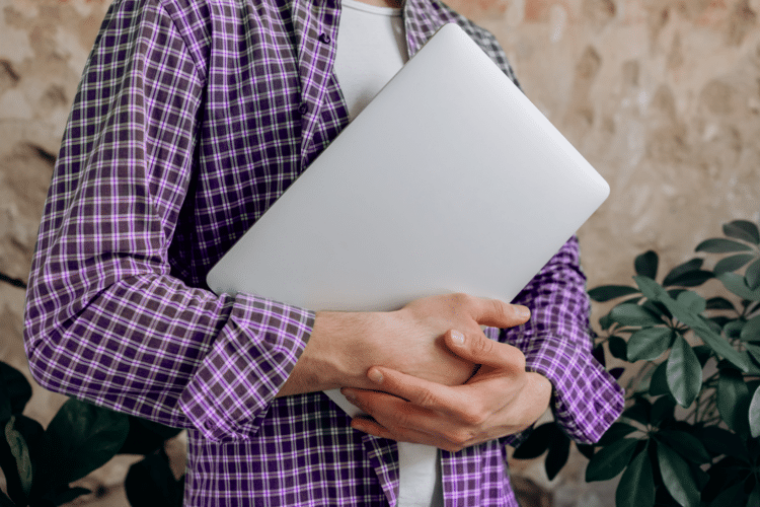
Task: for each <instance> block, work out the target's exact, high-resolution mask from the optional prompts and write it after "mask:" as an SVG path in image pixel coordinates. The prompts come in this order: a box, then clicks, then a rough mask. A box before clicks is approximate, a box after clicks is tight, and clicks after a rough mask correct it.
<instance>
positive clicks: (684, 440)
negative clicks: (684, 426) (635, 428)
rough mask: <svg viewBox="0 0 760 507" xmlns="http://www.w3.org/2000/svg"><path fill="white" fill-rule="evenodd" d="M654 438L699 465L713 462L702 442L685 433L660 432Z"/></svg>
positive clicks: (673, 431) (675, 431)
mask: <svg viewBox="0 0 760 507" xmlns="http://www.w3.org/2000/svg"><path fill="white" fill-rule="evenodd" d="M654 436H655V438H656V439H657V440H658V441H660V442H663V443H665V444H667V445H668V446H669V447H670V448H672V449H673V450H674V451H676V452H677V453H678V454H680V455H681V456H683V457H684V458H686V459H688V460H689V461H693V462H694V463H696V464H698V465H701V464H703V463H709V462H710V461H711V460H712V458H711V457H710V453H708V452H707V449H705V446H704V445H702V442H700V441H699V439H698V438H697V437H695V436H694V435H690V434H689V433H686V432H685V431H679V430H660V431H658V432H657V433H655V434H654Z"/></svg>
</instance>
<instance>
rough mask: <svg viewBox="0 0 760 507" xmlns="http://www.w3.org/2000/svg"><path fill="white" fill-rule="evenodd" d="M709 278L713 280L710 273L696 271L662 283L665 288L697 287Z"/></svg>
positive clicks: (713, 276) (712, 275)
mask: <svg viewBox="0 0 760 507" xmlns="http://www.w3.org/2000/svg"><path fill="white" fill-rule="evenodd" d="M711 278H715V275H714V274H713V273H712V272H711V271H704V270H701V269H697V270H694V271H688V272H686V273H684V274H682V275H679V276H677V277H675V278H672V279H670V281H669V282H668V283H665V282H664V281H663V285H665V286H666V287H669V286H673V285H675V286H678V287H698V286H700V285H702V284H703V283H705V282H706V281H707V280H710V279H711Z"/></svg>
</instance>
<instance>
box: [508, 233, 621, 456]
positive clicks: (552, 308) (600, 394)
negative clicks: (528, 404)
mask: <svg viewBox="0 0 760 507" xmlns="http://www.w3.org/2000/svg"><path fill="white" fill-rule="evenodd" d="M585 280H586V279H585V276H584V275H583V272H582V271H581V268H580V257H579V249H578V243H577V240H576V239H575V238H571V240H570V241H568V242H567V243H566V244H565V245H564V246H563V247H562V249H561V250H560V251H559V252H558V253H557V254H556V255H555V256H554V257H553V258H552V259H551V261H550V262H549V263H547V265H546V266H545V267H544V268H543V269H542V270H541V272H539V274H538V275H536V277H535V278H534V279H533V280H532V281H531V282H530V283H529V284H528V286H527V287H526V288H525V290H523V291H522V292H521V293H520V295H519V296H518V298H517V300H516V302H519V303H521V304H525V305H526V306H528V307H529V308H531V312H532V315H533V316H532V318H531V320H530V321H529V322H527V323H526V324H525V325H523V326H520V327H519V328H514V329H507V330H504V332H503V336H502V337H501V338H502V340H505V341H507V342H508V343H511V344H513V345H515V346H516V347H518V348H519V349H520V350H522V351H523V352H524V353H525V359H526V366H527V368H528V370H529V371H534V372H538V373H540V374H542V375H544V376H545V377H547V378H548V379H549V380H550V381H551V383H552V385H553V387H554V397H553V400H554V405H553V407H552V408H553V411H554V415H555V418H556V419H557V421H558V422H559V423H560V425H562V426H563V427H564V428H565V430H566V431H567V433H568V434H569V435H570V436H571V437H573V438H575V439H576V440H578V441H579V442H590V441H595V440H597V439H598V438H599V437H601V435H602V434H603V433H604V431H605V430H606V429H607V428H608V427H609V426H610V424H612V422H613V421H614V420H615V419H616V418H617V417H618V415H619V414H620V412H621V410H622V405H623V395H622V389H621V388H620V387H619V386H618V385H617V383H616V382H615V380H614V379H612V377H611V376H610V375H609V374H607V373H606V372H605V371H604V368H603V367H602V366H601V365H599V364H598V363H597V362H596V360H594V358H593V356H592V355H591V348H592V340H591V336H590V328H589V310H590V302H589V299H588V295H587V294H586V290H585Z"/></svg>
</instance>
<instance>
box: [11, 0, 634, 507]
mask: <svg viewBox="0 0 760 507" xmlns="http://www.w3.org/2000/svg"><path fill="white" fill-rule="evenodd" d="M339 16H340V2H339V0H315V1H312V0H299V1H298V2H294V1H286V0H247V1H245V0H116V1H115V2H114V4H113V5H112V6H111V8H110V10H109V11H108V14H107V15H106V18H105V21H104V24H103V27H102V29H101V31H100V33H99V35H98V37H97V40H96V43H95V48H94V50H93V52H92V54H91V57H90V59H89V61H88V63H87V66H86V68H85V71H84V77H83V79H82V83H81V88H80V90H79V92H78V94H77V97H76V100H75V103H74V106H73V109H72V112H71V116H70V118H69V123H68V127H67V129H66V133H65V135H64V139H63V145H62V148H61V152H60V157H59V159H58V163H57V166H56V169H55V173H54V175H53V180H52V184H51V187H50V193H49V196H48V200H47V203H46V206H45V212H44V218H43V220H42V224H41V227H40V233H39V241H38V244H37V251H36V255H35V257H34V263H33V266H32V270H31V274H30V280H29V290H28V296H27V297H28V301H27V311H26V328H25V339H26V346H27V353H28V356H29V360H30V366H31V369H32V372H33V374H34V376H35V378H36V379H37V380H38V381H39V382H40V383H41V384H42V385H44V386H46V387H47V388H49V389H52V390H55V391H60V392H63V393H66V394H68V395H70V396H75V397H78V398H84V399H87V400H89V401H92V402H94V403H96V404H99V405H105V406H108V407H111V408H114V409H116V410H119V411H123V412H127V413H130V414H135V415H138V416H141V417H144V418H147V419H151V420H153V421H157V422H160V423H164V424H167V425H171V426H177V427H184V428H187V429H188V430H189V438H190V445H189V462H188V476H187V481H186V493H185V503H186V505H192V506H233V505H235V506H242V505H273V506H274V505H320V506H322V505H336V506H337V505H341V506H345V505H386V504H390V505H394V504H395V501H396V490H397V486H398V463H397V454H396V446H395V443H394V442H392V441H388V440H384V439H379V438H375V437H372V436H369V435H365V434H363V433H360V432H357V431H354V430H352V429H351V428H350V426H349V418H348V417H347V416H346V415H345V414H344V413H343V412H342V411H341V410H340V409H338V408H337V407H336V406H335V405H334V404H333V403H332V402H331V401H330V400H329V399H328V398H327V397H326V396H324V395H323V394H322V393H313V394H306V395H301V396H292V397H287V398H278V399H275V395H276V393H277V392H278V391H279V389H280V388H281V387H282V385H283V383H284V382H285V380H286V379H287V377H288V375H289V373H290V371H291V370H292V368H293V366H294V365H295V363H296V361H297V360H298V357H299V354H300V353H301V352H302V351H303V348H304V346H305V343H306V342H307V340H308V338H309V335H310V332H311V328H312V325H313V323H314V314H313V312H310V311H308V310H306V309H302V308H296V307H292V306H288V305H284V304H281V303H278V302H275V301H271V300H268V299H265V298H262V297H258V296H253V295H251V294H237V295H235V296H230V295H221V296H216V295H215V294H213V293H212V292H210V291H209V290H208V288H207V287H206V285H205V282H204V279H205V275H206V272H207V271H208V270H209V268H210V267H211V266H212V265H213V264H214V263H215V262H216V261H217V260H219V258H220V257H221V256H222V255H223V254H224V253H225V252H226V251H227V249H229V248H230V246H231V245H232V244H233V242H234V241H235V240H236V239H237V238H239V237H240V236H241V235H242V234H243V233H244V232H245V231H246V230H247V229H248V228H249V227H250V226H251V225H252V224H253V223H254V222H255V221H256V220H257V219H258V218H259V217H260V216H261V215H262V213H264V211H265V210H266V209H267V208H268V207H269V206H270V205H271V204H272V203H273V202H274V200H275V199H277V197H278V196H279V195H280V194H282V192H283V191H284V190H285V189H286V188H287V187H288V186H289V185H290V184H291V183H292V182H293V181H294V179H295V178H296V177H297V176H298V175H299V174H300V173H301V172H302V171H303V170H304V168H306V167H308V166H309V164H310V162H311V161H312V160H314V158H315V157H316V156H317V155H318V154H319V153H320V152H321V151H322V150H323V149H324V148H325V146H327V144H328V143H329V142H330V141H331V140H332V139H333V138H335V136H336V135H337V134H338V133H339V132H340V130H341V129H342V128H343V127H345V126H346V124H347V123H348V112H347V109H346V106H345V103H344V101H343V98H342V95H341V92H340V89H339V87H338V83H337V81H336V79H335V76H334V75H333V73H332V65H333V60H334V56H335V49H336V48H335V41H336V40H337V27H338V19H339ZM404 16H405V23H406V35H407V43H408V47H409V52H410V54H414V53H415V52H416V51H417V50H418V49H419V48H420V47H421V45H422V44H423V43H424V42H425V41H426V40H427V39H428V38H429V37H430V36H431V35H432V34H433V33H434V32H435V30H436V29H437V28H438V27H440V26H441V25H442V24H443V23H445V22H455V23H458V24H460V25H461V26H462V27H463V28H464V29H465V30H466V31H467V33H469V34H470V35H471V36H472V38H473V39H474V40H475V41H476V42H478V44H480V46H481V47H482V48H483V49H484V50H485V51H486V52H487V53H488V54H489V55H490V56H491V57H492V58H493V59H494V61H496V62H497V63H498V64H499V65H500V66H501V68H502V69H503V70H504V72H506V73H507V74H508V75H509V76H510V77H513V76H512V71H511V69H510V68H509V65H508V63H507V61H506V57H505V55H504V53H503V52H502V50H501V49H500V47H499V46H498V44H497V42H496V41H495V39H494V38H493V37H492V36H491V35H490V34H488V33H487V32H485V31H484V30H482V29H480V28H478V27H476V26H475V25H473V24H472V23H470V22H468V21H467V20H466V19H464V18H462V17H461V16H459V15H457V14H456V13H454V12H453V11H451V10H449V9H448V8H446V7H445V6H444V5H442V4H440V3H438V2H437V1H435V0H407V2H406V6H405V9H404ZM399 184H402V183H401V182H399ZM304 248H308V246H307V245H304ZM504 268H505V269H509V266H505V267H504ZM584 283H585V278H584V276H583V274H582V272H581V270H580V267H579V259H578V248H577V242H576V241H575V238H573V239H571V240H570V241H569V242H568V243H567V244H566V245H565V246H564V247H563V248H562V249H561V250H560V252H559V253H558V254H557V255H556V256H555V257H554V258H553V259H552V260H551V261H550V262H549V264H548V265H547V266H546V267H545V268H544V269H543V270H542V271H541V273H539V274H538V275H537V276H536V278H535V279H534V280H533V281H532V282H531V283H530V284H529V285H528V286H527V287H526V289H525V290H524V291H523V292H522V293H521V294H520V296H518V300H519V302H521V303H523V304H526V305H528V306H529V307H531V308H532V311H533V318H532V320H531V321H530V322H529V323H528V324H525V325H523V326H521V327H519V328H515V329H511V330H509V331H507V332H502V333H501V335H500V336H499V338H501V339H502V340H507V341H509V342H511V343H513V344H515V345H517V346H518V347H520V348H521V349H522V350H523V351H524V352H525V355H526V357H527V363H528V365H529V369H531V370H533V371H537V372H540V373H542V374H543V375H545V376H546V377H548V378H549V379H550V380H551V381H552V383H553V385H554V387H555V395H554V402H553V404H554V406H553V409H554V413H555V416H556V418H557V419H558V420H559V421H560V423H561V424H562V426H563V427H564V428H565V429H566V431H567V433H568V434H569V435H570V436H572V437H573V438H574V439H576V440H577V441H579V442H591V441H594V440H596V439H598V438H599V437H600V436H601V434H602V433H603V432H604V430H605V429H606V428H607V427H608V426H609V425H610V424H611V423H612V422H613V420H614V419H615V418H616V417H617V416H618V414H619V412H620V410H621V407H622V393H621V390H620V388H619V387H618V386H617V385H616V384H615V382H614V381H613V380H612V379H611V378H610V377H609V376H608V375H607V374H606V373H605V372H604V371H603V369H602V368H601V367H600V366H599V365H598V364H597V363H596V362H595V361H594V360H593V358H592V356H591V354H590V347H591V341H590V339H589V332H588V309H589V308H588V299H587V296H586V294H585V291H584ZM489 332H490V333H491V334H492V335H493V336H494V337H496V335H497V334H498V330H493V329H492V330H490V331H489ZM515 440H516V437H508V438H505V439H502V440H500V441H492V442H489V443H486V444H483V445H480V446H476V447H472V448H468V449H465V450H463V451H461V452H458V453H448V452H443V458H442V471H443V488H444V498H445V502H446V505H447V506H453V505H478V506H485V505H501V506H516V505H517V504H516V501H515V498H514V495H513V493H512V491H511V488H510V485H509V479H508V475H507V469H506V460H505V449H504V444H505V443H509V442H514V441H515Z"/></svg>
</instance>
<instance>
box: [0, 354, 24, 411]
mask: <svg viewBox="0 0 760 507" xmlns="http://www.w3.org/2000/svg"><path fill="white" fill-rule="evenodd" d="M0 384H4V386H5V391H6V395H7V396H8V401H9V402H10V409H11V414H20V413H21V412H23V411H24V407H26V404H27V402H28V401H29V400H30V399H31V397H32V386H31V385H29V381H28V380H26V377H25V376H24V374H23V373H21V372H20V371H18V370H17V369H16V368H14V367H12V366H10V365H8V364H6V363H3V362H0ZM0 420H5V419H0Z"/></svg>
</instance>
